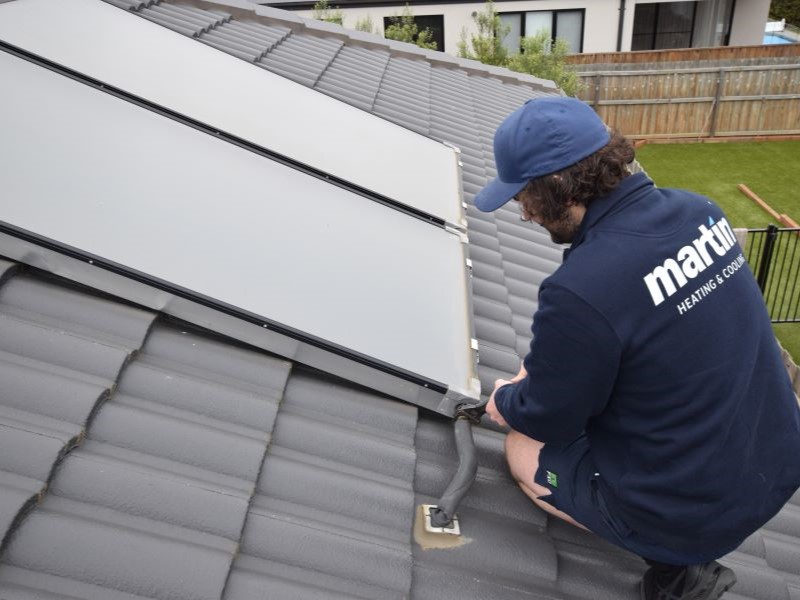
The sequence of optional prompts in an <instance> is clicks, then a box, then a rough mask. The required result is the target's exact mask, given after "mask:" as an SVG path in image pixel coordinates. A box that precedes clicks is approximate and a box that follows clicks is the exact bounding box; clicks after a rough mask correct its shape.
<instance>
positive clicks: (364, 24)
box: [356, 15, 375, 33]
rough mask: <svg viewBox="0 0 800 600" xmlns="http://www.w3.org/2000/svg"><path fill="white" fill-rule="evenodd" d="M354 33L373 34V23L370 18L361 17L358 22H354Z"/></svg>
mask: <svg viewBox="0 0 800 600" xmlns="http://www.w3.org/2000/svg"><path fill="white" fill-rule="evenodd" d="M356 31H365V32H366V33H375V23H373V21H372V17H371V16H370V15H367V16H366V17H361V18H360V19H359V20H358V21H356Z"/></svg>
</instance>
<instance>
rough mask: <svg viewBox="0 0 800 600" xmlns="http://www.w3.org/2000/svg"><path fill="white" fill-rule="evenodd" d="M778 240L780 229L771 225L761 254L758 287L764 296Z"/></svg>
mask: <svg viewBox="0 0 800 600" xmlns="http://www.w3.org/2000/svg"><path fill="white" fill-rule="evenodd" d="M776 239H778V227H777V226H776V225H773V224H772V223H770V224H769V226H768V227H767V236H766V238H764V251H763V252H762V253H761V264H759V266H758V287H759V288H761V293H762V294H763V293H764V290H765V289H766V288H767V279H768V278H769V267H770V265H771V264H772V251H773V249H774V248H775V240H776Z"/></svg>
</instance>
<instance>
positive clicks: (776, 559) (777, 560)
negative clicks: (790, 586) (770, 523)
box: [764, 532, 800, 578]
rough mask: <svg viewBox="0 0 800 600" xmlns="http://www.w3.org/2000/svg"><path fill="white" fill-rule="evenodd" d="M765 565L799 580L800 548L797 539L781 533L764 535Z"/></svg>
mask: <svg viewBox="0 0 800 600" xmlns="http://www.w3.org/2000/svg"><path fill="white" fill-rule="evenodd" d="M764 548H765V550H766V562H767V564H768V565H769V566H770V567H771V568H773V569H775V570H777V571H783V572H784V573H788V574H790V575H793V576H795V577H797V578H800V546H798V544H797V538H796V537H794V536H791V535H787V534H783V533H772V532H768V533H765V534H764Z"/></svg>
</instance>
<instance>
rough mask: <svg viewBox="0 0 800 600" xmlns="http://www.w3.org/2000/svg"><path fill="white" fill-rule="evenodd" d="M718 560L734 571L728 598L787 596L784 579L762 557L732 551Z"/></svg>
mask: <svg viewBox="0 0 800 600" xmlns="http://www.w3.org/2000/svg"><path fill="white" fill-rule="evenodd" d="M720 562H722V563H723V564H724V565H726V566H728V567H730V568H732V569H733V570H734V572H735V573H736V587H734V588H733V590H732V591H731V592H730V593H728V594H727V596H728V597H729V598H734V599H735V598H737V597H739V598H754V599H758V600H778V599H781V600H783V599H785V598H787V597H788V589H787V585H786V581H785V580H784V578H783V577H782V576H781V575H780V574H779V573H778V572H777V571H775V570H773V569H771V568H770V567H769V566H768V565H767V563H766V562H765V561H764V559H762V558H756V557H753V556H750V555H748V554H744V553H742V552H732V553H731V554H728V555H727V556H725V557H724V558H723V559H721V561H720ZM725 600H728V599H727V598H726V599H725Z"/></svg>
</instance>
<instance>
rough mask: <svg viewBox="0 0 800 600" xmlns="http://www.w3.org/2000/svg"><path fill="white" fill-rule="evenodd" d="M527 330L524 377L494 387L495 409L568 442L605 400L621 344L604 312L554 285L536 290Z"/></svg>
mask: <svg viewBox="0 0 800 600" xmlns="http://www.w3.org/2000/svg"><path fill="white" fill-rule="evenodd" d="M532 331H533V340H532V341H531V349H530V352H529V353H528V355H527V356H526V357H525V360H524V365H525V370H526V371H527V372H528V376H527V377H526V378H525V379H523V380H522V381H520V382H518V383H515V384H510V385H506V386H503V387H502V388H500V389H498V390H497V393H496V394H495V402H496V404H497V409H498V410H499V411H500V414H502V415H503V417H504V418H505V420H506V421H507V422H508V424H509V426H510V427H511V428H512V429H515V430H517V431H519V432H520V433H524V434H525V435H527V436H529V437H532V438H534V439H536V440H539V441H540V442H544V443H564V442H571V441H572V440H574V439H575V438H577V437H578V436H579V435H580V434H581V433H582V432H583V431H584V430H585V428H586V424H587V422H588V421H589V419H590V418H591V417H593V416H596V415H598V414H600V413H601V412H602V411H603V409H604V408H605V406H606V404H607V403H608V399H609V397H610V396H611V393H612V390H613V388H614V382H615V381H616V377H617V371H618V368H619V362H620V357H621V353H622V347H621V346H622V345H621V343H620V340H619V338H618V336H617V335H616V333H615V331H614V330H613V329H612V327H611V325H610V324H609V323H608V321H607V320H606V318H605V317H604V316H603V315H601V314H600V313H599V312H598V311H597V310H596V309H594V308H593V307H592V306H590V305H589V304H588V303H586V302H585V301H583V300H582V299H581V298H579V297H578V296H576V295H575V294H573V293H572V292H571V291H569V290H567V289H565V288H562V287H559V286H556V285H545V286H543V287H542V289H541V290H540V293H539V310H537V311H536V314H535V315H534V319H533V326H532Z"/></svg>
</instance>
